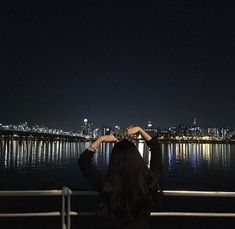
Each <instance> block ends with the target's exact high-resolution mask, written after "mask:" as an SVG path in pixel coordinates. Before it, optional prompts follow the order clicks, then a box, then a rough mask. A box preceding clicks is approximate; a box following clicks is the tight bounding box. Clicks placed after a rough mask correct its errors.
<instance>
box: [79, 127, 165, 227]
mask: <svg viewBox="0 0 235 229" xmlns="http://www.w3.org/2000/svg"><path fill="white" fill-rule="evenodd" d="M139 134H140V135H141V136H142V138H143V139H144V140H145V142H146V144H147V145H148V146H149V148H150V151H151V160H150V169H149V168H148V167H147V166H146V165H145V163H144V160H143V158H142V157H141V155H140V153H139V151H138V149H137V147H136V146H135V144H134V143H133V142H132V141H130V138H132V137H133V136H136V135H139ZM126 137H127V138H126V139H123V140H121V141H118V139H117V138H116V137H115V136H113V135H105V136H101V137H100V138H98V139H97V140H96V141H95V142H93V143H92V144H91V145H90V147H89V148H88V149H86V150H85V151H84V152H83V153H82V154H81V156H80V158H79V165H80V168H81V170H82V172H83V174H84V176H85V177H86V179H87V180H88V181H89V182H90V183H91V184H92V185H93V187H94V188H95V189H96V190H97V191H98V192H100V194H101V197H102V200H103V202H104V212H105V214H106V215H108V216H110V217H111V218H112V219H113V222H114V223H112V224H114V225H116V227H115V228H125V229H127V228H128V229H130V228H135V229H136V228H147V227H148V221H149V217H150V212H151V204H152V202H153V201H155V200H156V199H158V198H159V196H160V195H159V194H160V193H161V190H160V187H159V179H160V171H161V168H162V163H161V161H162V155H161V148H160V144H159V142H158V140H157V138H156V137H151V136H150V135H149V134H148V133H146V132H145V131H144V130H143V129H142V128H140V127H132V128H129V129H128V130H127V132H126ZM105 142H117V143H116V144H115V145H114V147H113V149H112V153H111V159H110V164H109V167H108V172H107V176H103V175H102V174H101V173H100V172H98V171H97V170H96V168H95V167H94V166H93V164H92V158H93V156H94V154H95V152H96V151H97V149H98V147H99V146H100V144H101V143H105ZM110 228H111V227H110Z"/></svg>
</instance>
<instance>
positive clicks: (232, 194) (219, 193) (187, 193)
mask: <svg viewBox="0 0 235 229" xmlns="http://www.w3.org/2000/svg"><path fill="white" fill-rule="evenodd" d="M163 194H164V196H195V197H196V196H198V197H235V192H223V191H187V190H164V191H163ZM72 195H74V196H82V195H98V192H95V191H73V192H72Z"/></svg>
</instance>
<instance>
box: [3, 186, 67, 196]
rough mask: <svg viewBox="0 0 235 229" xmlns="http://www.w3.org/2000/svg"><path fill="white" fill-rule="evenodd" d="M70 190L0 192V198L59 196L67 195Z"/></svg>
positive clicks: (65, 188)
mask: <svg viewBox="0 0 235 229" xmlns="http://www.w3.org/2000/svg"><path fill="white" fill-rule="evenodd" d="M68 193H71V190H70V189H69V188H67V187H64V188H63V189H61V190H14V191H13V190H4V191H0V197H1V196H61V195H68Z"/></svg>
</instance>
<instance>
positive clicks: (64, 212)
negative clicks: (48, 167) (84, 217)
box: [0, 187, 71, 229]
mask: <svg viewBox="0 0 235 229" xmlns="http://www.w3.org/2000/svg"><path fill="white" fill-rule="evenodd" d="M70 195H71V190H70V189H69V188H68V187H63V188H62V189H61V190H30V191H23V190H22V191H0V197H39V196H58V197H61V211H52V212H20V213H18V212H17V213H0V218H1V217H4V218H6V217H47V216H53V217H56V216H57V217H58V216H60V217H61V226H62V229H70V226H71V218H70V212H71V200H70Z"/></svg>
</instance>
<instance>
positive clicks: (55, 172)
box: [0, 141, 235, 191]
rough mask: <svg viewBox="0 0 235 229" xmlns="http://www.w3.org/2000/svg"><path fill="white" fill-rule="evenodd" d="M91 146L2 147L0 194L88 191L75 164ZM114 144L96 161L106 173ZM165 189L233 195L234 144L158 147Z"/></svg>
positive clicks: (23, 144) (35, 143)
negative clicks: (63, 187)
mask: <svg viewBox="0 0 235 229" xmlns="http://www.w3.org/2000/svg"><path fill="white" fill-rule="evenodd" d="M88 145H89V143H69V142H59V141H54V142H49V141H48V142H43V141H40V142H38V141H30V142H27V143H26V142H24V141H23V142H21V144H20V143H19V142H18V141H12V142H8V144H7V143H5V144H4V142H3V143H2V147H1V148H0V150H1V151H0V177H1V182H0V189H1V190H14V189H55V188H61V187H62V186H68V187H70V188H71V189H73V190H79V189H89V188H90V186H89V184H88V183H87V182H86V180H85V179H84V178H83V176H82V174H81V171H80V169H79V167H78V165H77V160H78V157H79V155H80V154H81V153H82V152H83V150H84V149H85V148H86V147H87V146H88ZM112 147H113V145H112V144H105V145H102V147H101V148H100V151H99V152H98V153H97V154H96V155H95V157H94V163H95V164H96V166H97V167H98V168H99V169H100V170H101V171H102V172H103V173H105V172H106V170H107V166H108V164H109V158H110V152H111V149H112ZM138 148H139V151H140V153H141V155H142V156H143V158H144V160H145V163H146V164H147V165H148V164H149V160H150V156H151V153H150V152H149V150H148V148H147V147H146V145H145V144H144V143H143V142H140V143H139V144H138ZM162 154H163V161H162V162H163V176H162V177H163V179H162V180H163V187H164V189H179V190H184V189H188V190H224V191H235V182H234V180H235V144H197V143H188V144H185V143H169V144H162Z"/></svg>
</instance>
